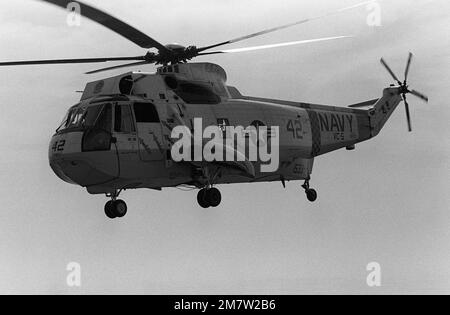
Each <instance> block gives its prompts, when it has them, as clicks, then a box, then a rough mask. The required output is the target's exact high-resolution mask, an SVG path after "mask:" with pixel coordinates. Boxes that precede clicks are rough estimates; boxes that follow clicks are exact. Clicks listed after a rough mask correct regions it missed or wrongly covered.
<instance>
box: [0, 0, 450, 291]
mask: <svg viewBox="0 0 450 315" xmlns="http://www.w3.org/2000/svg"><path fill="white" fill-rule="evenodd" d="M87 2H88V3H90V4H94V5H96V6H99V7H101V8H103V9H105V10H107V11H108V12H110V13H112V14H114V15H116V16H120V17H121V18H122V19H123V20H125V21H128V22H130V23H131V24H132V25H134V26H136V27H138V28H140V29H141V30H143V31H144V32H147V33H148V34H149V35H150V36H153V37H155V38H156V39H158V40H159V41H160V42H162V43H171V42H178V43H180V44H197V45H204V44H210V43H215V42H218V41H222V40H226V39H229V38H234V37H237V36H240V35H245V34H247V33H252V32H254V31H259V30H261V29H264V28H267V27H272V26H277V25H281V24H284V23H286V22H290V21H296V20H299V19H301V18H304V17H310V16H314V15H316V14H321V13H323V12H328V11H329V10H333V9H336V8H340V7H344V6H347V5H352V4H355V3H357V2H358V1H357V0H346V1H339V2H338V1H331V0H317V1H314V2H313V3H306V1H295V0H285V1H282V4H280V1H272V0H270V1H269V0H226V1H224V0H214V1H212V0H209V1H206V0H191V1H181V0H169V1H167V0H166V1H149V0H145V1H144V0H130V1H126V2H124V1H118V0H110V1H99V0H97V1H87ZM382 9H383V10H382V23H383V26H382V27H380V28H377V29H374V28H371V27H368V26H367V24H366V17H367V15H368V12H367V11H366V10H365V9H364V8H361V9H358V10H356V11H354V12H349V13H346V14H344V15H341V16H339V17H332V18H328V19H326V20H322V21H317V22H312V23H310V24H307V25H302V26H298V27H295V28H292V29H289V30H285V31H281V32H279V33H275V34H271V35H267V36H264V37H260V38H258V39H253V40H250V41H248V42H245V43H243V44H236V45H234V46H230V48H232V47H243V46H247V45H260V44H271V43H278V42H283V41H293V40H302V39H310V38H317V37H329V36H338V35H355V36H356V37H355V38H354V39H351V40H344V41H341V42H330V43H317V44H312V45H310V46H301V47H289V48H282V49H279V50H271V51H262V52H254V53H243V54H239V55H227V56H212V57H208V58H204V59H200V58H199V59H198V61H202V60H204V61H212V62H216V63H218V64H220V65H222V66H223V67H224V68H225V69H226V70H227V72H228V76H229V83H230V84H232V85H235V86H237V87H238V88H239V89H240V90H241V91H242V92H243V94H247V95H252V96H263V97H270V98H280V99H289V100H298V101H307V102H314V103H323V104H333V105H338V106H345V105H348V104H353V103H357V102H360V101H364V100H368V99H372V98H375V97H380V96H381V93H382V89H383V88H384V87H386V86H388V85H389V84H391V83H392V80H391V78H390V76H389V75H388V74H387V72H385V70H384V69H383V68H382V67H381V66H380V64H379V58H380V57H381V56H384V57H386V58H387V60H388V61H389V63H390V64H391V65H392V67H393V68H394V69H395V70H396V71H397V73H398V74H399V75H400V76H402V73H403V70H404V67H405V62H406V57H407V53H408V52H409V51H412V52H414V54H415V56H416V59H415V61H414V65H413V68H412V70H411V75H410V77H411V79H410V83H411V85H412V86H413V88H415V89H417V90H420V91H423V92H424V93H426V94H428V95H429V96H430V99H431V102H430V104H429V105H425V104H423V103H421V102H420V101H419V100H416V99H414V100H413V99H412V98H411V101H410V103H411V107H412V117H413V123H414V129H415V130H414V133H413V134H408V133H407V132H406V130H407V128H406V121H405V113H404V110H403V109H402V108H400V110H398V111H397V112H396V113H395V114H394V116H393V118H392V119H391V121H390V122H389V124H388V126H387V127H386V129H385V130H384V131H383V132H382V134H381V135H380V136H379V137H378V138H376V139H374V140H372V141H370V142H367V143H364V144H361V145H359V146H358V150H357V151H355V152H351V153H349V152H347V151H339V152H335V153H332V154H329V155H326V156H323V157H320V158H318V159H317V160H316V164H315V169H314V173H313V180H312V185H313V187H314V188H317V190H318V191H319V200H318V202H317V203H315V204H310V203H309V202H308V201H307V200H306V198H305V195H304V192H303V190H302V189H301V188H300V184H301V183H300V182H299V183H290V184H289V185H288V187H287V189H286V190H284V189H283V188H282V186H281V184H278V183H275V184H258V185H237V186H224V187H221V190H222V194H223V203H222V205H221V206H220V207H219V208H217V209H214V210H203V209H199V207H198V206H197V204H196V200H195V197H196V192H181V191H178V190H175V189H169V190H165V191H163V192H153V191H146V190H139V191H128V192H126V193H124V194H123V196H122V197H123V198H124V199H125V200H126V201H127V203H128V206H129V214H128V215H127V217H126V218H125V219H123V220H116V221H110V220H108V219H106V217H105V215H104V213H103V206H104V203H105V201H106V198H104V197H103V196H91V195H89V194H87V192H86V191H85V190H83V189H82V188H80V187H77V186H72V185H68V184H65V183H64V182H61V181H60V180H59V179H58V178H57V177H56V176H55V175H54V174H53V172H52V171H51V169H50V168H49V166H48V160H47V148H48V143H49V140H50V137H51V135H52V133H53V132H54V130H55V128H56V127H57V125H58V123H59V122H60V120H61V119H62V117H63V115H64V113H65V112H66V110H67V108H68V107H69V106H70V105H73V104H75V103H76V102H77V101H78V99H79V95H78V94H76V93H75V92H74V91H76V90H82V89H83V88H84V84H85V83H86V82H87V81H91V80H95V79H98V78H102V77H104V76H108V75H110V74H111V75H114V74H119V73H121V71H118V72H111V73H106V74H100V75H97V76H86V75H83V73H84V72H85V71H88V70H92V69H95V68H96V67H97V66H98V65H65V66H40V67H22V68H1V69H0V73H1V75H0V95H1V102H0V106H1V110H2V115H1V116H0V133H1V134H2V135H3V139H2V158H1V159H0V174H2V179H3V180H2V183H3V184H2V187H1V188H2V189H1V190H0V197H1V200H2V204H3V207H2V211H0V293H68V294H71V293H163V294H164V293H171V294H186V293H193V294H195V293H197V294H207V293H233V294H245V293H253V294H266V293H272V294H283V293H290V294H295V293H358V292H362V293H393V292H395V293H417V292H421V293H429V292H433V293H450V212H449V208H450V207H449V206H450V200H449V196H448V191H449V187H450V185H449V166H450V159H449V158H450V146H449V144H450V141H449V139H450V137H449V136H450V134H449V128H448V122H449V120H450V108H449V105H448V86H449V85H450V71H449V67H448V65H449V62H450V44H449V41H448V38H449V35H450V34H449V30H450V28H449V26H450V17H449V12H450V4H449V2H448V1H447V0H435V1H429V0H415V1H411V0H410V1H407V0H398V1H389V4H388V5H386V4H382ZM65 20H66V14H65V12H64V11H63V10H60V9H58V8H56V7H53V6H49V5H46V4H43V3H40V2H39V1H32V0H16V1H2V3H1V6H0V26H1V27H0V38H1V39H2V40H1V49H0V59H1V60H5V61H6V60H21V59H41V58H42V59H44V58H72V57H74V58H77V57H80V58H81V57H97V56H98V57H101V56H116V55H136V54H142V50H141V49H140V48H138V47H136V46H135V45H134V44H132V43H129V42H127V41H126V40H124V39H122V38H121V37H119V36H117V35H115V34H114V33H112V32H110V31H108V30H106V29H104V28H102V27H101V26H98V25H97V24H95V23H92V22H89V21H87V20H83V21H82V26H81V27H78V28H70V27H68V26H66V24H65ZM142 70H148V71H153V70H154V68H153V67H151V66H148V67H144V68H142ZM125 71H126V70H125ZM72 261H75V262H78V263H80V264H81V266H82V281H83V282H82V287H81V288H79V289H70V288H68V287H67V286H66V275H67V272H66V270H65V268H66V265H67V264H68V263H69V262H72ZM372 261H376V262H379V263H380V264H381V267H382V272H383V286H382V287H381V288H379V289H369V288H368V287H367V286H366V276H367V274H368V273H367V272H366V270H365V268H366V265H367V264H368V263H370V262H372Z"/></svg>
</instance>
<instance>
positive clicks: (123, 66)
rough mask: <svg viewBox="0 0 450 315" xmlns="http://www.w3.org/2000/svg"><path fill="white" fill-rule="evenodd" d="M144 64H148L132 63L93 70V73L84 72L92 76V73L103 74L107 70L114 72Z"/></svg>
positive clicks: (144, 63) (144, 62)
mask: <svg viewBox="0 0 450 315" xmlns="http://www.w3.org/2000/svg"><path fill="white" fill-rule="evenodd" d="M146 64H149V62H148V61H140V62H133V63H128V64H124V65H118V66H113V67H108V68H102V69H98V70H94V71H89V72H86V74H94V73H99V72H104V71H109V70H115V69H120V68H126V67H133V66H139V65H146Z"/></svg>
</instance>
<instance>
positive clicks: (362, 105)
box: [349, 99, 378, 108]
mask: <svg viewBox="0 0 450 315" xmlns="http://www.w3.org/2000/svg"><path fill="white" fill-rule="evenodd" d="M376 102H378V99H375V100H371V101H366V102H363V103H358V104H354V105H350V106H349V107H350V108H361V107H372V106H373V105H375V103H376Z"/></svg>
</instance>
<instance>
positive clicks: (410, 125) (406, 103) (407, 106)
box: [403, 95, 412, 132]
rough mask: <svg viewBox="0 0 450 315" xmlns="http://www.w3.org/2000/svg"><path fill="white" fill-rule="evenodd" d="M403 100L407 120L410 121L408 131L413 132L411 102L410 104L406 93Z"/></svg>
mask: <svg viewBox="0 0 450 315" xmlns="http://www.w3.org/2000/svg"><path fill="white" fill-rule="evenodd" d="M403 101H404V102H405V110H406V121H407V122H408V131H409V132H412V123H411V112H410V110H409V104H408V101H407V99H406V95H404V96H403Z"/></svg>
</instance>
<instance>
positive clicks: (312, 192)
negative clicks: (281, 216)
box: [306, 189, 317, 202]
mask: <svg viewBox="0 0 450 315" xmlns="http://www.w3.org/2000/svg"><path fill="white" fill-rule="evenodd" d="M306 197H307V198H308V200H309V201H311V202H314V201H316V200H317V191H315V190H314V189H308V190H306Z"/></svg>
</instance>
